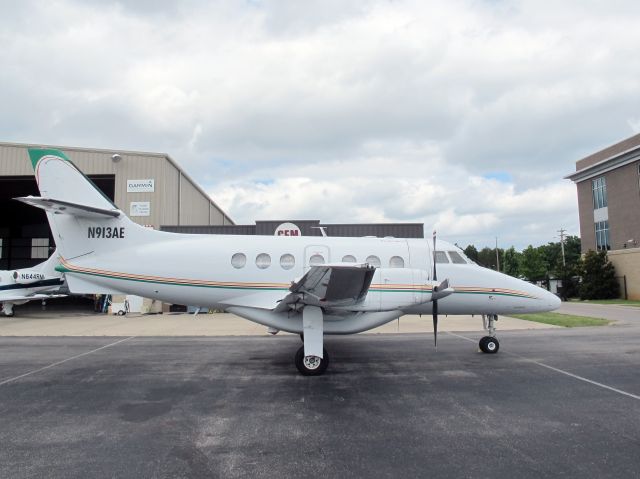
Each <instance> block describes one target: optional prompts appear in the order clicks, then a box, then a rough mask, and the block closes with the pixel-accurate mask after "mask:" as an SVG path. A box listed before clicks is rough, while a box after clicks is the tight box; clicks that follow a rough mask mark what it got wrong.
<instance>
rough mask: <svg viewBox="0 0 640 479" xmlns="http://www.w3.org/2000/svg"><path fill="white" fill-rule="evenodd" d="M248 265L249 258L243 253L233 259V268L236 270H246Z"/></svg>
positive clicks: (237, 254) (235, 255)
mask: <svg viewBox="0 0 640 479" xmlns="http://www.w3.org/2000/svg"><path fill="white" fill-rule="evenodd" d="M245 264H247V257H246V256H245V255H244V254H242V253H236V254H234V255H233V256H232V257H231V266H233V267H234V268H236V269H240V268H244V265H245Z"/></svg>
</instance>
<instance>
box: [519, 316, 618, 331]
mask: <svg viewBox="0 0 640 479" xmlns="http://www.w3.org/2000/svg"><path fill="white" fill-rule="evenodd" d="M509 316H511V317H512V318H518V319H524V320H525V321H535V322H536V323H544V324H554V325H556V326H563V327H565V328H581V327H584V326H606V325H607V324H609V323H610V322H611V321H609V320H607V319H600V318H589V317H587V316H574V315H573V314H560V313H533V314H511V315H509Z"/></svg>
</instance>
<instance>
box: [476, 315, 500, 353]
mask: <svg viewBox="0 0 640 479" xmlns="http://www.w3.org/2000/svg"><path fill="white" fill-rule="evenodd" d="M497 320H498V315H497V314H487V315H484V314H483V315H482V326H483V327H484V329H485V330H486V331H487V333H489V335H488V336H485V337H483V338H482V339H481V340H480V343H479V345H478V346H480V351H482V352H483V353H486V354H495V353H497V352H498V350H499V349H500V343H499V342H498V339H497V338H496V327H495V322H496V321H497Z"/></svg>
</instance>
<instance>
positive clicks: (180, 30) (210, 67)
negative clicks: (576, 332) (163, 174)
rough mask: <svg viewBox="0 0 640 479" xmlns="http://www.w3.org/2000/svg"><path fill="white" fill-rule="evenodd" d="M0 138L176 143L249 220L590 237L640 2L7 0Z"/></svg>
mask: <svg viewBox="0 0 640 479" xmlns="http://www.w3.org/2000/svg"><path fill="white" fill-rule="evenodd" d="M0 11H1V12H2V14H1V15H0V65H2V66H1V67H0V141H16V142H34V143H47V144H55V145H71V146H86V147H99V148H109V149H114V150H118V149H122V150H126V149H128V150H143V151H158V152H166V153H169V154H170V155H171V156H172V157H173V158H174V159H175V160H177V161H178V162H179V163H180V164H181V165H183V167H184V168H185V169H186V171H188V172H189V173H190V174H191V176H193V177H194V178H195V179H196V180H197V181H198V182H199V183H200V184H201V185H202V186H203V187H204V188H205V189H206V190H207V191H208V192H210V193H211V196H212V197H213V198H214V200H215V201H216V202H217V203H218V204H220V205H221V206H222V207H223V208H224V209H225V210H226V211H227V212H228V213H229V215H230V216H231V217H232V218H233V219H234V220H235V221H236V222H237V223H253V222H254V221H255V220H260V219H320V220H322V221H325V222H378V221H380V222H383V221H390V222H398V221H399V222H421V223H425V229H426V231H427V232H428V234H429V233H430V231H431V229H432V228H433V227H435V228H437V230H438V232H439V234H440V236H441V237H443V238H447V239H450V240H452V241H456V242H458V243H459V244H461V245H466V244H468V243H474V244H476V245H477V246H479V247H481V246H484V245H487V244H493V242H494V241H495V239H494V238H495V237H496V236H497V237H498V241H499V242H500V244H501V246H509V245H511V244H513V245H515V246H516V247H518V248H521V247H524V246H526V245H528V244H534V245H537V244H543V243H546V242H548V241H556V240H557V230H558V229H559V228H560V227H564V228H565V229H567V230H568V231H569V233H570V234H578V217H577V203H576V193H575V186H574V185H573V184H572V183H571V182H570V181H568V180H563V179H562V178H563V176H565V175H566V174H568V173H570V172H571V171H573V170H574V169H575V161H576V160H577V159H580V158H581V157H583V156H586V155H587V154H589V153H592V152H595V151H596V150H598V149H600V148H602V147H605V146H607V145H609V144H611V143H614V142H616V141H619V140H621V139H623V138H626V137H628V136H630V135H632V134H634V133H637V132H639V131H640V60H638V55H637V49H638V45H640V28H638V24H639V21H640V3H639V2H635V1H615V0H614V1H601V2H600V1H590V0H579V1H578V0H575V1H571V0H568V1H563V2H557V1H553V2H552V1H538V0H536V1H534V0H531V1H527V0H524V1H506V0H504V1H503V0H484V1H482V0H467V1H463V0H447V1H418V0H416V1H371V2H368V1H348V0H322V1H298V0H291V1H259V0H255V1H244V2H242V1H229V2H213V1H206V0H189V1H183V2H179V1H169V0H161V1H160V0H139V1H130V2H127V1H121V2H108V1H98V0H94V1H71V0H60V1H51V0H47V1H20V2H14V1H9V0H0Z"/></svg>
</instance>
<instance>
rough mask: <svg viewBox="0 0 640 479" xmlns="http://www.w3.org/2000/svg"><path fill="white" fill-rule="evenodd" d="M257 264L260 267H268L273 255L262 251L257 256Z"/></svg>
mask: <svg viewBox="0 0 640 479" xmlns="http://www.w3.org/2000/svg"><path fill="white" fill-rule="evenodd" d="M256 266H257V267H258V268H260V269H267V268H268V267H269V266H271V256H269V255H268V254H267V253H260V254H259V255H258V256H256Z"/></svg>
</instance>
